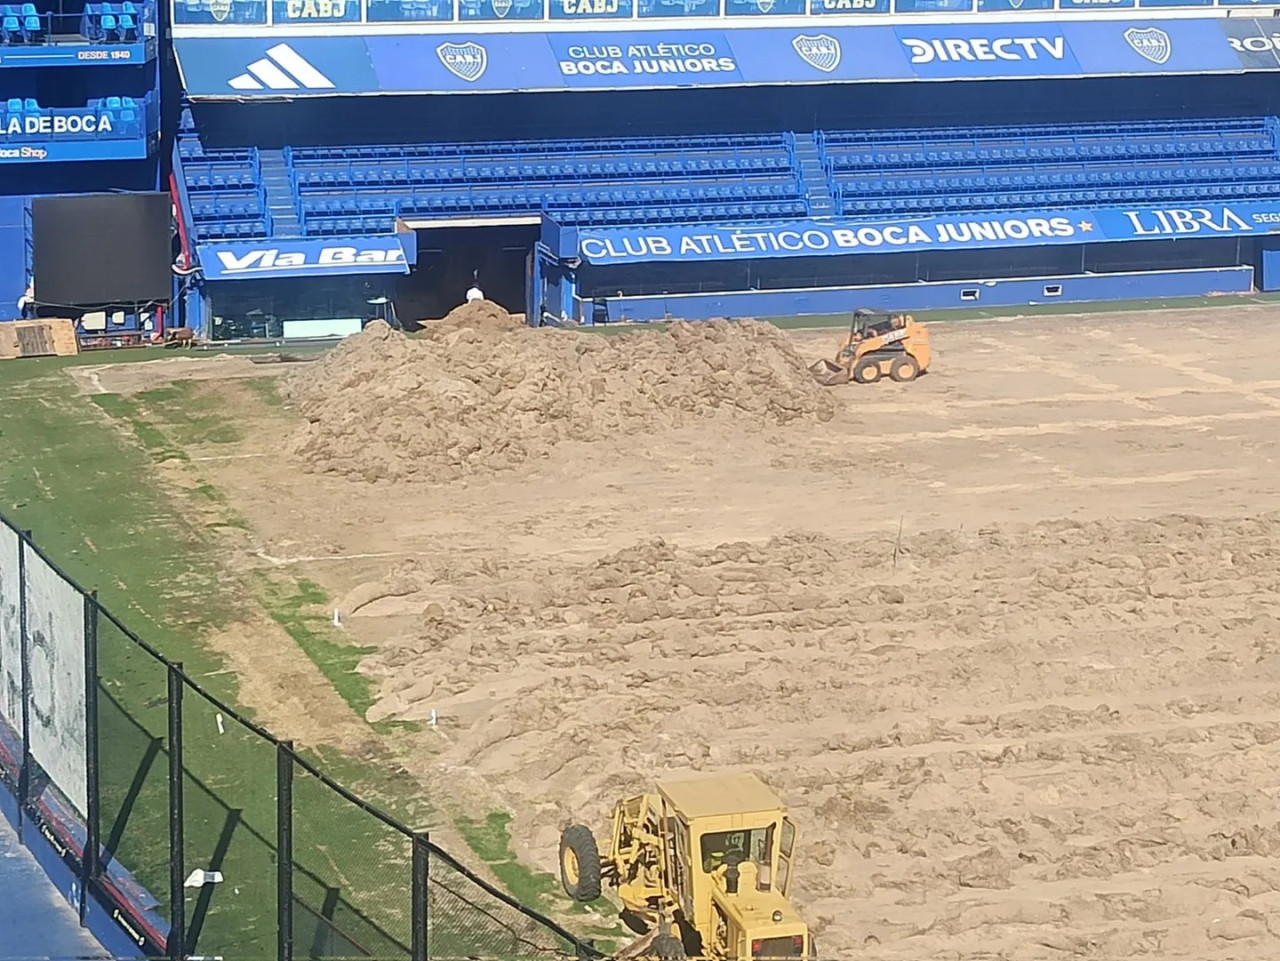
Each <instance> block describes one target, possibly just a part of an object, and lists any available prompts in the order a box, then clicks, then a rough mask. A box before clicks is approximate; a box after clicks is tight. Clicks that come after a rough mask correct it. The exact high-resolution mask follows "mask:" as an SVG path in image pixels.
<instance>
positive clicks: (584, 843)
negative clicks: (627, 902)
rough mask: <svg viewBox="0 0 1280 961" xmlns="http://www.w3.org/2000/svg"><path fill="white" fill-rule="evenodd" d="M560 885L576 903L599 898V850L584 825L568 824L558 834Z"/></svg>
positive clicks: (589, 829) (593, 837)
mask: <svg viewBox="0 0 1280 961" xmlns="http://www.w3.org/2000/svg"><path fill="white" fill-rule="evenodd" d="M560 883H561V884H562V885H563V886H564V893H565V894H567V895H569V897H571V898H573V899H574V900H575V901H582V902H587V901H594V900H595V899H596V898H598V897H600V849H599V848H598V847H597V846H596V838H595V835H594V834H592V833H591V828H589V827H586V826H585V825H582V824H571V825H570V826H569V827H567V828H565V829H564V833H563V834H561V835H560Z"/></svg>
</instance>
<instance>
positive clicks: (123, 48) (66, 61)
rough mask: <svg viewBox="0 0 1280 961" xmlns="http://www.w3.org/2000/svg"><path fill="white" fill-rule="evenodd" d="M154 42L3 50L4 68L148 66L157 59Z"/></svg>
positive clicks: (0, 58) (0, 59)
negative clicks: (144, 64) (145, 64)
mask: <svg viewBox="0 0 1280 961" xmlns="http://www.w3.org/2000/svg"><path fill="white" fill-rule="evenodd" d="M155 55H156V45H155V41H154V40H148V41H146V42H143V43H112V44H102V45H97V44H86V45H84V46H81V45H79V44H75V45H73V44H65V45H62V44H45V45H42V46H30V47H27V46H16V45H15V46H11V47H0V68H3V67H73V66H77V65H79V66H95V65H96V66H99V67H110V66H119V65H120V64H122V63H146V62H148V61H149V60H154V59H155Z"/></svg>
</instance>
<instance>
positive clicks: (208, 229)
mask: <svg viewBox="0 0 1280 961" xmlns="http://www.w3.org/2000/svg"><path fill="white" fill-rule="evenodd" d="M199 229H200V238H201V239H202V240H207V241H212V240H262V239H265V238H267V237H270V236H271V229H270V227H269V226H268V221H266V220H238V221H228V222H225V223H209V224H202V225H201V226H200V228H199Z"/></svg>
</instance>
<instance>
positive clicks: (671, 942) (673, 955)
mask: <svg viewBox="0 0 1280 961" xmlns="http://www.w3.org/2000/svg"><path fill="white" fill-rule="evenodd" d="M648 953H649V956H650V957H653V958H657V959H658V961H685V957H686V955H685V953H684V944H683V942H681V940H680V939H679V938H677V937H676V936H675V935H674V934H660V935H658V936H657V937H656V938H654V939H653V944H651V945H650V946H649V952H648Z"/></svg>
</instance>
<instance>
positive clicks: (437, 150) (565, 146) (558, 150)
mask: <svg viewBox="0 0 1280 961" xmlns="http://www.w3.org/2000/svg"><path fill="white" fill-rule="evenodd" d="M793 140H794V136H793V135H790V134H785V133H777V134H744V135H742V136H730V135H709V136H702V137H635V138H610V139H601V138H594V139H593V138H584V139H582V140H511V141H490V142H486V143H420V144H394V145H393V144H386V145H376V146H374V145H370V146H350V147H346V146H333V147H289V148H286V150H285V155H286V157H287V158H290V159H292V160H293V161H294V162H297V161H308V160H352V161H355V160H382V159H389V160H401V159H406V158H413V157H424V158H431V157H462V158H464V159H466V160H470V161H472V162H476V161H481V162H483V161H485V160H489V161H492V162H500V161H503V160H521V161H523V160H525V159H526V158H527V157H528V156H530V155H534V154H545V155H546V156H547V157H552V156H556V155H562V154H570V155H571V156H572V157H574V158H577V157H581V156H583V155H586V154H595V153H600V154H606V153H623V154H629V153H632V152H634V151H645V152H654V151H668V152H672V153H680V152H685V151H690V150H697V151H701V150H721V149H728V150H734V149H736V150H743V151H750V150H753V149H757V148H773V149H775V150H776V149H777V148H779V147H783V146H786V145H787V144H788V143H789V142H791V141H793Z"/></svg>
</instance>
